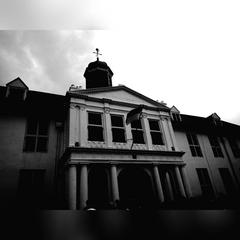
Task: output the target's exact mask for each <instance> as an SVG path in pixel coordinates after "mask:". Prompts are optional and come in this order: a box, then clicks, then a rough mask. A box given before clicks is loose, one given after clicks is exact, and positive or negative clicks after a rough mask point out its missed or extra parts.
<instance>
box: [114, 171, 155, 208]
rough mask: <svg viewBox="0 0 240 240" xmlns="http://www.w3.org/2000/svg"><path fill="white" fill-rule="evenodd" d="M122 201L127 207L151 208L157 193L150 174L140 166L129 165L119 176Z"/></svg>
mask: <svg viewBox="0 0 240 240" xmlns="http://www.w3.org/2000/svg"><path fill="white" fill-rule="evenodd" d="M118 183H119V194H120V201H121V203H122V205H123V206H124V207H125V208H130V209H131V208H151V207H153V203H154V202H155V195H154V192H153V186H152V182H151V178H150V176H149V175H148V174H147V173H146V172H145V171H144V170H143V169H141V168H139V167H127V168H125V169H123V170H122V171H121V172H120V174H119V176H118Z"/></svg>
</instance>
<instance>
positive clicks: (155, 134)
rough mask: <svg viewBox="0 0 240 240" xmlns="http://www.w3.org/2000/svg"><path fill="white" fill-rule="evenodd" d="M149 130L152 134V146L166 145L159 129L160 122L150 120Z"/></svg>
mask: <svg viewBox="0 0 240 240" xmlns="http://www.w3.org/2000/svg"><path fill="white" fill-rule="evenodd" d="M148 122H149V128H150V134H151V137H152V144H153V145H164V143H163V139H162V133H161V130H160V127H159V121H158V120H153V119H149V120H148Z"/></svg>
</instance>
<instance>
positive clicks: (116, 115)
mask: <svg viewBox="0 0 240 240" xmlns="http://www.w3.org/2000/svg"><path fill="white" fill-rule="evenodd" d="M112 116H113V117H121V119H122V127H120V126H113V122H112ZM110 119H111V131H112V142H113V143H126V142H127V137H126V129H125V121H124V115H120V114H110ZM113 129H121V130H123V135H124V141H114V134H113Z"/></svg>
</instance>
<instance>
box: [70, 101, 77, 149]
mask: <svg viewBox="0 0 240 240" xmlns="http://www.w3.org/2000/svg"><path fill="white" fill-rule="evenodd" d="M75 121H76V111H75V105H74V104H70V107H69V123H68V128H69V143H68V145H69V146H71V147H74V146H75V139H76V137H75V135H76V132H75V124H76V122H75Z"/></svg>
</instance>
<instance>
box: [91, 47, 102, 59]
mask: <svg viewBox="0 0 240 240" xmlns="http://www.w3.org/2000/svg"><path fill="white" fill-rule="evenodd" d="M93 53H95V54H96V57H97V61H99V57H98V56H99V55H102V54H101V53H99V49H98V48H96V52H93Z"/></svg>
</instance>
